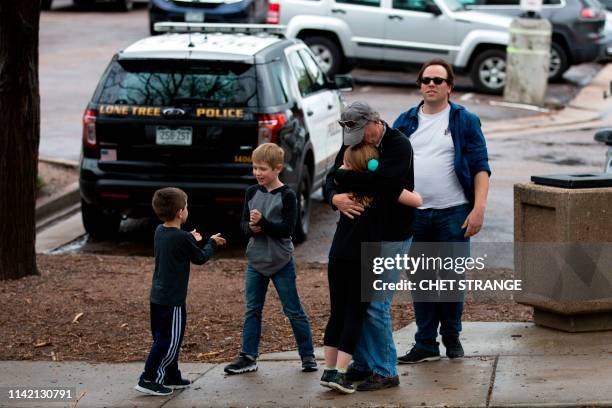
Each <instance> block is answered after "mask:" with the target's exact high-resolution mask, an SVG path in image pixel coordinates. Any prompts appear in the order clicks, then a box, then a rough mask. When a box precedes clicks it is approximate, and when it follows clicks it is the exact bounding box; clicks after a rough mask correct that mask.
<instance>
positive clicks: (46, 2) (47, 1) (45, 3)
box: [40, 0, 53, 10]
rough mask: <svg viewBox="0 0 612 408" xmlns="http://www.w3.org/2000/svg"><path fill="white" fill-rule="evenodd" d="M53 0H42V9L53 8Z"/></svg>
mask: <svg viewBox="0 0 612 408" xmlns="http://www.w3.org/2000/svg"><path fill="white" fill-rule="evenodd" d="M52 3H53V0H41V1H40V9H41V10H51V4H52Z"/></svg>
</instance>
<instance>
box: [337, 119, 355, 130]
mask: <svg viewBox="0 0 612 408" xmlns="http://www.w3.org/2000/svg"><path fill="white" fill-rule="evenodd" d="M338 124H339V125H340V126H342V128H343V129H352V128H354V127H355V126H357V122H356V121H354V120H339V121H338Z"/></svg>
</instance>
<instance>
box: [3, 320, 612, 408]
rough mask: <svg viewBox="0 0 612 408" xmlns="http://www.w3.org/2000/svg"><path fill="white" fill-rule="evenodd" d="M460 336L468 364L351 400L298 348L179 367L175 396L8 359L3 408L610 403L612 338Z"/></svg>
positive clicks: (407, 377)
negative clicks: (303, 365)
mask: <svg viewBox="0 0 612 408" xmlns="http://www.w3.org/2000/svg"><path fill="white" fill-rule="evenodd" d="M414 330H415V326H414V324H411V325H410V326H408V327H405V328H404V329H402V330H400V331H398V332H396V333H395V341H396V344H397V346H398V352H400V353H404V352H406V351H407V349H409V348H410V347H411V344H412V341H413V338H414ZM462 339H463V344H464V347H465V351H466V358H463V359H459V360H453V361H450V360H448V359H446V358H443V359H442V360H440V361H437V362H431V363H424V364H418V365H411V366H406V365H402V366H399V367H398V368H399V373H400V381H401V385H400V386H399V387H397V388H392V389H388V390H383V391H377V392H366V393H363V392H356V393H355V394H352V395H340V394H338V393H337V392H335V391H330V390H327V389H326V388H323V387H321V386H320V385H319V378H320V376H321V372H322V371H321V370H319V371H318V372H315V373H302V372H301V371H300V362H299V358H298V356H297V353H296V352H287V353H275V354H268V355H263V356H262V357H261V359H260V362H259V371H257V372H255V373H249V374H244V375H239V376H225V375H224V373H223V365H224V364H204V363H202V364H181V369H182V371H183V375H184V376H186V377H188V378H190V379H192V380H193V381H194V384H193V385H192V386H191V387H190V388H188V389H185V390H181V391H176V392H175V393H174V394H173V395H172V396H170V397H151V396H145V395H143V394H140V393H139V392H137V391H135V390H134V389H133V386H134V384H135V381H136V378H137V377H138V375H139V374H140V372H141V370H142V367H143V363H129V364H89V363H82V362H32V361H6V362H0V370H1V372H2V374H0V384H1V386H2V387H4V388H2V392H3V394H5V395H2V396H0V406H7V407H8V406H10V407H54V406H74V404H75V402H74V401H72V402H71V403H61V402H43V401H38V402H36V401H27V402H16V401H15V400H10V401H9V400H8V399H7V397H6V392H7V391H6V387H22V388H27V387H48V388H51V387H76V391H77V395H78V396H81V395H82V398H81V399H80V400H79V402H78V405H77V406H78V407H104V406H108V407H136V406H137V407H162V406H163V407H166V408H171V407H177V408H178V407H208V406H212V407H225V406H270V407H307V406H315V407H330V406H334V407H356V406H406V407H412V406H414V407H423V406H449V407H488V406H491V407H509V406H522V407H538V406H547V407H549V406H612V332H599V333H562V332H558V331H555V330H549V329H545V328H541V327H538V326H534V325H533V324H531V323H470V322H468V323H464V329H463V335H462ZM442 352H444V349H442ZM317 355H318V357H321V350H317Z"/></svg>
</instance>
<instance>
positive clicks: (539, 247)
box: [514, 173, 612, 332]
mask: <svg viewBox="0 0 612 408" xmlns="http://www.w3.org/2000/svg"><path fill="white" fill-rule="evenodd" d="M514 265H515V272H516V275H517V279H521V280H522V290H521V291H520V292H519V293H517V295H516V301H517V302H518V303H521V304H525V305H529V306H533V308H534V321H535V323H536V324H538V325H541V326H546V327H551V328H555V329H559V330H563V331H568V332H581V331H595V330H612V174H607V173H590V174H573V175H548V176H533V177H532V183H524V184H516V185H515V186H514Z"/></svg>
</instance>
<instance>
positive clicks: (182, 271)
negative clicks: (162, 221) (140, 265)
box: [151, 225, 217, 306]
mask: <svg viewBox="0 0 612 408" xmlns="http://www.w3.org/2000/svg"><path fill="white" fill-rule="evenodd" d="M153 242H154V251H155V272H154V273H153V285H152V287H151V303H156V304H159V305H166V306H182V305H184V304H185V299H186V298H187V285H188V283H189V269H190V262H193V263H194V264H196V265H202V264H203V263H205V262H206V261H208V259H209V258H210V257H211V256H212V254H213V252H214V250H215V248H216V246H217V244H216V243H215V241H214V240H213V239H209V240H208V242H207V243H206V245H205V246H204V248H200V247H199V246H198V245H197V241H196V240H195V238H194V237H193V235H191V233H189V232H187V231H183V230H180V229H178V228H168V227H164V226H163V225H159V226H158V227H157V229H156V230H155V238H154V241H153Z"/></svg>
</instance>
